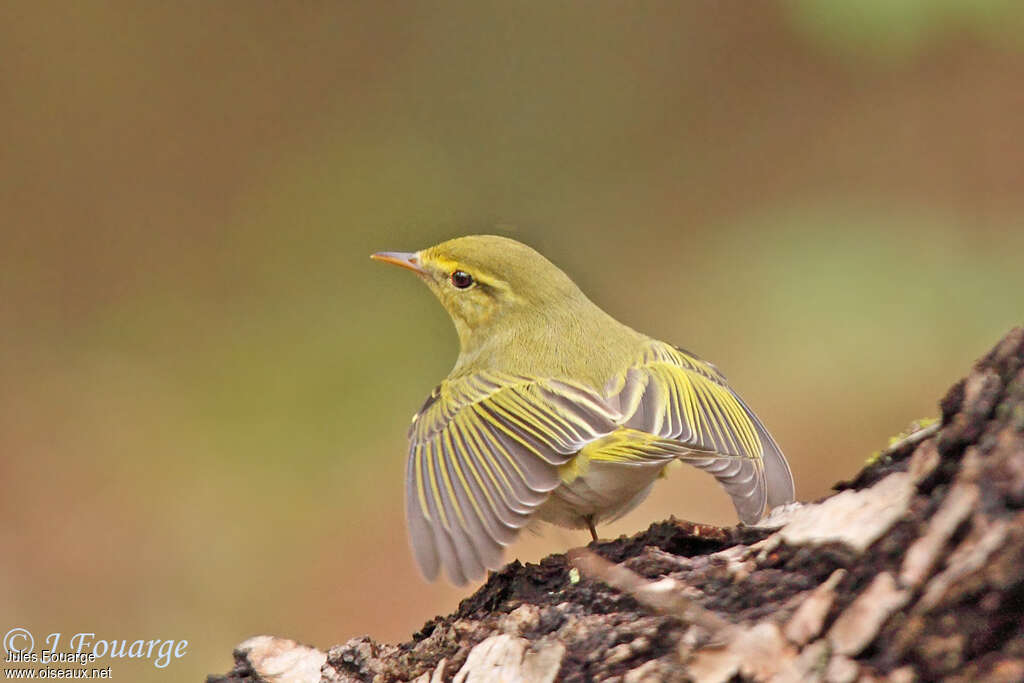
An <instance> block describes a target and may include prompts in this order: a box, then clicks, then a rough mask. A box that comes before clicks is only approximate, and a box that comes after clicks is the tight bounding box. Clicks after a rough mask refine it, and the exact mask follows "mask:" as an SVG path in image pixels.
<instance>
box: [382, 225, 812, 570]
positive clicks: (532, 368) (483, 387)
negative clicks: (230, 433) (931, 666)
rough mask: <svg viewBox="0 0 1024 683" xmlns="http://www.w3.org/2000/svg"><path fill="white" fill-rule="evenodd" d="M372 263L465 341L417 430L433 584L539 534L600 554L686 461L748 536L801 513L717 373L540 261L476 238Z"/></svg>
mask: <svg viewBox="0 0 1024 683" xmlns="http://www.w3.org/2000/svg"><path fill="white" fill-rule="evenodd" d="M371 258H373V259H376V260H378V261H384V262H386V263H393V264H395V265H398V266H402V267H403V268H408V269H409V270H411V271H413V272H414V273H416V274H417V275H418V276H419V277H420V279H422V280H423V281H424V282H425V283H426V284H427V286H428V287H429V288H430V290H431V291H432V292H433V293H434V294H435V295H436V296H437V298H438V299H439V300H440V301H441V304H442V305H443V306H444V307H445V310H447V311H448V314H449V315H450V316H451V318H452V321H453V322H454V323H455V329H456V330H457V332H458V335H459V344H460V347H461V350H460V352H459V357H458V360H456V362H455V367H454V368H453V369H452V371H451V374H449V375H448V377H447V378H446V379H445V380H444V381H443V382H441V384H439V385H438V386H437V388H435V389H434V390H433V392H431V394H430V396H429V397H428V398H427V400H426V402H425V403H424V404H423V407H422V408H420V411H419V412H418V413H417V414H416V415H415V417H413V421H412V426H411V427H410V429H409V458H408V461H407V464H406V473H405V494H406V518H407V520H408V526H409V537H410V539H411V541H412V549H413V553H414V555H415V556H416V561H417V563H418V564H419V566H420V569H421V570H422V571H423V574H424V575H425V576H426V578H427V579H429V580H433V579H435V578H436V577H437V574H438V569H439V567H440V565H444V568H445V570H446V572H447V573H448V576H449V578H450V579H451V580H452V581H453V582H454V583H456V584H460V585H461V584H464V583H466V582H467V581H469V580H474V579H477V578H480V577H481V576H483V574H484V573H485V571H486V570H488V569H497V568H498V567H499V566H501V564H502V553H503V550H504V547H505V546H506V545H508V544H510V543H511V542H512V541H513V540H514V539H515V538H516V535H517V534H518V532H519V530H520V529H522V528H523V527H524V526H526V525H527V524H528V523H530V522H531V521H532V520H534V519H540V520H543V521H547V522H552V523H554V524H559V525H562V526H567V527H573V528H589V529H590V532H591V534H592V535H593V537H594V538H595V539H596V538H597V532H596V531H595V525H596V524H597V523H598V522H604V521H608V520H612V519H615V518H617V517H619V516H621V515H623V514H625V513H626V512H628V511H629V510H631V509H632V508H634V507H636V506H637V505H638V504H639V503H640V502H641V501H642V500H643V499H644V498H645V497H646V496H647V493H648V492H649V491H650V489H651V486H652V485H653V483H654V481H655V479H657V478H658V476H659V475H660V474H661V473H662V470H664V468H665V467H666V465H668V464H669V463H671V462H673V461H675V460H681V461H683V462H686V463H689V464H691V465H694V466H696V467H699V468H700V469H702V470H704V471H706V472H709V473H711V474H712V475H714V477H715V478H716V479H717V480H718V482H719V483H720V484H721V485H722V486H723V487H725V490H726V491H727V492H728V493H729V495H730V496H731V497H732V501H733V504H734V505H735V506H736V511H737V513H738V514H739V518H740V519H741V520H742V521H743V522H745V523H754V522H757V521H758V520H759V519H761V517H762V516H763V515H764V513H765V512H766V511H767V510H768V509H770V508H772V507H774V506H776V505H781V504H783V503H788V502H790V501H792V500H793V476H792V474H790V471H789V465H788V464H787V463H786V458H785V457H784V456H783V455H782V451H781V450H780V449H779V447H778V445H776V443H775V441H774V440H773V439H772V437H771V435H770V434H769V433H768V430H767V429H765V427H764V425H762V424H761V421H760V420H759V419H758V418H757V416H756V415H754V413H753V412H752V411H751V410H750V408H748V407H747V405H746V404H745V403H744V402H743V401H742V399H740V397H739V396H737V395H736V393H735V392H733V391H732V390H731V389H730V388H729V386H728V385H727V384H726V381H725V377H723V376H722V374H721V373H720V372H719V371H718V369H717V368H715V367H714V366H713V365H711V364H710V363H707V362H705V361H702V360H700V359H699V358H697V357H696V356H694V355H693V354H691V353H688V352H686V351H684V350H682V349H680V348H678V347H675V346H672V345H671V344H666V343H664V342H660V341H658V340H656V339H652V338H650V337H648V336H646V335H643V334H641V333H639V332H637V331H635V330H633V329H631V328H629V327H627V326H625V325H623V324H622V323H620V322H618V321H617V320H615V319H614V318H612V317H611V316H610V315H608V314H607V313H605V312H604V311H602V310H601V309H600V308H598V307H597V306H596V305H595V304H594V303H593V302H591V301H590V299H588V298H587V297H586V296H585V295H584V294H583V292H581V291H580V289H579V288H578V287H577V286H576V285H575V283H573V281H572V280H570V279H569V277H568V276H567V275H566V274H565V273H563V272H562V271H561V270H559V269H558V268H557V267H556V266H555V265H554V264H553V263H551V262H550V261H548V260H547V259H546V258H544V257H543V256H541V255H540V254H538V253H537V252H536V251H534V250H533V249H531V248H530V247H528V246H526V245H524V244H520V243H519V242H516V241H515V240H511V239H508V238H505V237H495V236H491V235H473V236H469V237H459V238H457V239H453V240H449V241H447V242H443V243H441V244H438V245H437V246H434V247H430V248H429V249H424V250H422V251H418V252H414V253H402V252H380V253H377V254H374V255H373V256H372V257H371Z"/></svg>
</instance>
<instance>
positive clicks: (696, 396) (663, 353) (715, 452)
mask: <svg viewBox="0 0 1024 683" xmlns="http://www.w3.org/2000/svg"><path fill="white" fill-rule="evenodd" d="M619 405H620V406H621V409H622V412H623V425H624V426H626V427H629V428H631V429H636V430H640V431H645V432H649V433H651V434H654V435H656V436H658V437H660V438H661V439H662V440H669V441H674V442H677V443H678V444H680V446H681V447H682V449H683V451H684V452H682V453H677V454H676V457H679V458H680V459H682V460H684V461H686V462H689V463H690V464H692V465H694V466H695V467H699V468H701V469H703V470H705V471H707V472H709V473H710V474H712V475H714V476H715V478H716V479H717V480H718V481H719V483H720V484H722V486H723V487H724V488H725V490H726V491H727V492H728V493H729V495H730V496H731V497H732V501H733V505H734V506H735V507H736V511H737V513H738V514H739V517H740V519H741V520H743V521H744V522H746V523H753V522H756V521H758V520H759V519H760V518H761V517H762V516H763V515H764V512H765V510H766V509H767V508H769V507H773V506H775V505H779V504H782V503H785V502H789V501H791V500H792V499H793V477H792V474H791V473H790V470H789V465H788V464H787V463H786V459H785V457H784V456H783V455H782V451H781V450H780V449H779V447H778V445H777V444H776V443H775V440H774V439H772V437H771V435H770V434H769V433H768V430H766V429H765V428H764V425H763V424H762V423H761V421H760V420H759V419H758V418H757V416H756V415H755V414H754V413H753V411H751V410H750V408H749V407H747V404H746V403H744V402H743V400H742V399H741V398H740V397H739V396H737V395H736V393H735V392H734V391H733V390H732V389H730V388H729V386H728V384H726V381H725V377H723V376H722V374H721V373H720V372H718V370H717V369H716V368H715V367H714V366H713V365H711V364H710V363H705V362H704V361H702V360H700V359H699V358H697V357H696V356H694V355H692V354H690V353H688V352H686V351H682V350H681V349H677V348H675V347H672V346H669V345H667V344H662V343H661V342H652V343H651V344H650V345H648V347H647V348H646V349H645V351H644V353H643V355H642V356H641V358H640V360H639V362H638V363H637V364H636V365H635V366H634V367H633V368H632V369H630V370H629V371H628V372H627V374H626V377H625V379H624V380H623V383H622V387H621V390H620V392H619ZM650 457H652V458H659V457H664V455H659V454H658V453H655V452H654V451H652V452H651V453H650Z"/></svg>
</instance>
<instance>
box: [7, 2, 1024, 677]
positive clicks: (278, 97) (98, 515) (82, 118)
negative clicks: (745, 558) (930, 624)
mask: <svg viewBox="0 0 1024 683" xmlns="http://www.w3.org/2000/svg"><path fill="white" fill-rule="evenodd" d="M1019 7H1020V3H1018V2H1015V1H1014V0H1006V1H986V0H932V1H930V2H917V1H910V0H873V1H872V2H859V3H838V2H837V3H821V2H817V1H816V0H792V1H789V2H764V3H748V2H741V1H739V0H725V1H721V2H630V3H623V2H559V3H539V2H538V3H495V2H478V1H476V0H474V1H472V2H468V1H467V2H452V3H445V4H444V5H443V6H442V5H441V4H440V3H430V2H409V3H371V2H366V3H341V2H301V3H284V2H259V1H256V2H253V1H248V2H219V3H210V2H185V3H134V4H130V3H115V2H82V3H78V2H75V3H71V2H29V1H27V0H25V1H18V2H3V3H2V4H0V123H2V131H3V137H2V142H0V477H2V495H0V543H2V552H0V630H2V631H6V630H7V629H8V628H10V627H13V626H22V627H25V628H28V629H30V630H32V631H33V632H35V633H36V634H37V640H38V639H39V634H45V633H49V632H52V631H61V632H64V633H65V634H70V633H74V632H77V631H91V632H96V633H97V634H98V637H99V638H118V639H120V638H126V639H129V640H133V639H136V638H147V639H148V638H175V639H181V638H184V639H187V640H189V641H190V643H191V645H190V647H189V650H188V655H187V656H186V657H185V658H184V659H183V660H181V661H180V662H176V663H174V664H172V665H171V666H170V667H168V669H166V670H157V669H155V668H154V667H153V666H152V665H149V664H137V663H123V662H117V661H113V662H110V663H111V664H112V666H113V673H114V678H115V680H138V681H167V680H182V681H185V680H202V676H203V675H204V674H205V673H207V672H215V671H224V670H226V669H227V668H229V666H230V664H231V658H230V652H231V649H232V647H233V646H234V645H235V644H236V643H238V642H240V641H241V640H243V639H244V638H246V637H248V636H251V635H254V634H259V633H271V634H276V635H280V636H288V637H292V638H296V639H298V640H301V641H305V642H308V643H311V644H315V645H317V646H320V647H327V646H329V645H331V644H334V643H337V642H343V641H344V640H346V639H347V638H349V637H352V636H356V635H360V634H363V633H368V634H370V635H371V636H373V637H374V638H377V639H381V640H385V641H392V642H396V641H400V640H405V639H407V638H408V637H409V636H410V634H411V633H412V632H414V631H415V630H417V629H418V628H419V627H420V626H421V625H422V624H423V622H424V621H426V620H427V619H429V618H430V617H432V616H433V615H434V614H436V613H446V612H448V611H451V610H452V609H454V607H455V605H456V603H457V600H458V599H459V598H460V597H462V596H465V595H467V594H468V593H469V590H470V589H455V588H452V587H450V586H447V585H445V584H436V585H428V584H425V583H423V582H422V580H421V579H420V578H419V576H418V574H417V573H416V570H415V568H414V566H413V564H412V559H411V557H410V554H409V553H408V551H407V548H406V541H405V528H404V522H403V518H402V500H403V499H402V490H401V487H402V469H403V465H404V457H405V431H406V427H407V425H408V421H409V417H410V416H411V414H412V413H413V411H414V410H415V409H416V408H418V406H419V405H420V403H421V402H422V400H423V398H424V396H425V395H426V393H427V392H428V391H429V390H430V389H431V388H432V387H433V386H434V384H435V383H436V382H437V381H438V380H440V379H441V378H442V377H443V376H444V375H445V374H446V373H447V371H448V369H449V368H450V367H451V365H452V363H453V361H454V359H455V355H456V339H455V335H454V332H453V330H452V329H451V325H450V323H449V321H448V320H447V317H446V316H445V314H444V312H443V311H442V309H441V308H440V307H439V306H438V305H437V304H436V302H435V301H434V300H433V299H432V297H431V296H430V295H429V294H428V292H427V291H426V290H425V289H424V288H423V287H422V285H421V284H420V283H419V282H417V281H416V278H414V277H411V276H410V275H409V274H408V273H404V272H402V271H399V270H396V269H388V268H385V267H383V266H381V265H378V264H374V263H372V262H371V261H370V260H369V259H368V258H367V256H368V255H369V254H370V253H371V252H373V251H377V250H381V249H397V250H415V249H418V248H421V247H425V246H428V245H430V244H433V243H435V242H438V241H440V240H442V239H445V238H448V237H452V236H456V235H459V234H465V233H470V232H481V231H488V232H495V231H496V232H500V233H501V234H506V235H509V236H512V237H515V238H518V239H520V240H522V241H525V242H527V243H530V244H532V245H533V246H535V247H537V248H538V249H540V250H541V251H542V252H544V253H545V254H546V255H548V256H549V257H550V258H551V259H552V260H554V261H555V262H556V263H558V264H560V265H561V266H562V267H563V268H564V269H565V270H566V271H567V272H568V273H569V274H570V275H571V276H572V277H573V278H574V279H575V280H576V281H577V282H578V283H579V284H580V285H581V286H582V287H583V288H584V290H585V291H587V292H588V293H589V294H590V296H591V298H593V299H594V300H595V301H597V302H598V303H600V304H601V305H602V306H604V307H605V308H606V309H607V310H608V311H610V312H611V313H612V314H613V315H615V316H616V317H618V318H620V319H622V320H623V321H625V322H627V323H629V324H631V325H632V326H634V327H636V328H638V329H641V330H643V331H645V332H648V333H650V334H652V335H654V336H657V337H661V338H664V339H666V340H670V341H673V342H675V343H678V344H680V345H683V346H685V347H686V348H689V349H692V350H693V351H695V352H697V353H699V354H700V355H702V356H704V357H706V358H708V359H710V360H713V361H714V362H716V363H717V364H718V365H719V366H720V367H721V368H723V369H724V371H725V372H726V374H728V376H729V377H730V379H731V381H732V383H733V384H734V386H735V387H736V388H737V389H738V390H739V391H740V392H741V393H742V394H743V395H744V397H745V398H746V399H747V400H748V402H749V403H750V404H751V405H752V406H754V407H755V409H756V410H757V411H758V412H759V413H760V415H761V416H762V418H763V419H764V421H765V422H766V423H767V424H768V425H769V427H770V429H771V430H772V431H773V432H774V434H775V436H776V437H777V439H778V440H779V442H780V443H781V444H782V445H783V447H784V449H785V450H786V452H787V453H788V455H789V457H790V460H791V462H792V465H793V469H794V472H795V474H796V479H797V488H798V494H799V496H800V497H801V498H803V499H814V498H817V497H820V496H823V495H825V494H826V493H827V492H828V491H829V487H830V486H831V484H833V483H834V482H835V481H837V480H839V479H842V478H845V477H849V476H851V475H852V474H854V473H855V472H856V471H857V469H858V468H859V466H860V465H861V463H862V462H863V460H864V459H865V458H866V457H867V456H868V455H869V454H870V453H871V452H872V451H874V450H876V449H878V448H879V447H881V446H884V445H885V442H886V439H887V437H889V436H890V435H892V434H894V433H896V432H899V431H901V430H902V429H903V428H904V427H905V426H906V425H907V424H908V423H909V422H910V421H911V420H913V419H915V418H920V417H926V416H934V415H935V414H936V413H937V408H936V403H937V400H938V399H939V398H940V397H941V396H942V394H943V393H944V391H945V389H946V388H947V387H948V386H949V385H950V384H951V383H952V382H953V381H955V380H956V379H957V378H958V377H960V376H961V375H962V374H963V373H964V372H965V370H966V369H967V368H968V367H969V365H970V364H971V363H972V362H973V360H974V359H975V358H977V357H978V356H979V355H981V354H983V353H984V352H985V351H987V349H988V348H989V347H990V346H991V345H992V344H993V343H994V342H995V341H996V340H997V339H998V338H999V337H1000V336H1001V335H1002V334H1003V333H1004V332H1005V331H1006V330H1007V329H1008V328H1009V327H1011V326H1012V325H1014V324H1019V323H1020V322H1021V321H1022V317H1024V274H1022V263H1024V219H1022V216H1024V213H1022V211H1024V192H1022V190H1024V142H1022V139H1021V132H1022V128H1021V121H1022V120H1024V39H1022V36H1024V14H1022V12H1021V10H1020V9H1018V8H1019ZM668 514H675V515H677V516H679V517H683V518H689V519H695V520H703V521H709V522H721V523H730V522H732V521H733V513H732V510H731V507H730V505H729V503H728V500H727V498H726V496H725V495H724V494H723V493H722V492H721V491H719V490H718V489H717V487H715V486H714V485H712V484H711V480H710V479H709V478H707V477H706V476H705V475H703V474H700V473H698V472H696V471H686V470H678V471H677V472H675V473H674V474H673V475H672V477H670V478H669V480H668V481H666V482H663V483H661V484H660V485H659V487H658V489H657V491H656V493H655V494H654V495H653V496H652V498H651V499H650V501H649V502H648V503H647V504H645V505H644V506H643V507H641V508H640V509H638V510H637V511H636V512H634V513H632V514H631V515H629V516H628V517H627V518H626V519H625V520H623V521H622V522H620V523H617V524H616V525H614V526H613V527H610V528H607V529H606V530H605V533H606V534H608V535H614V534H619V533H627V532H633V531H636V530H640V529H642V528H644V527H646V525H647V524H648V523H650V522H651V521H654V520H656V519H660V518H663V517H665V516H666V515H668ZM585 539H586V535H585V534H580V533H576V532H568V531H562V530H553V529H549V530H547V531H545V532H544V533H543V534H542V535H540V536H533V535H529V536H528V537H526V538H524V539H523V541H522V542H520V543H519V544H518V545H516V546H515V547H513V548H511V551H510V553H509V557H510V558H512V557H519V558H521V559H523V560H536V559H539V558H540V557H542V556H543V555H545V554H547V553H549V552H555V551H560V550H563V549H564V548H565V547H567V546H569V545H573V544H578V543H582V542H583V541H584V540H585Z"/></svg>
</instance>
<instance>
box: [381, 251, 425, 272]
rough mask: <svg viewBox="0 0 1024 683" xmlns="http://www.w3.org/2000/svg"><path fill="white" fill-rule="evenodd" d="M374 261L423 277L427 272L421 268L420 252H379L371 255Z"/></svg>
mask: <svg viewBox="0 0 1024 683" xmlns="http://www.w3.org/2000/svg"><path fill="white" fill-rule="evenodd" d="M370 258H372V259H373V260H374V261H382V262H384V263H390V264H392V265H396V266H401V267H402V268H406V269H408V270H411V271H412V272H414V273H418V274H420V275H423V274H424V273H425V272H426V271H425V270H423V268H421V267H420V259H419V252H415V251H378V252H377V253H376V254H370Z"/></svg>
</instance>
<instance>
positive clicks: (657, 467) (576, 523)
mask: <svg viewBox="0 0 1024 683" xmlns="http://www.w3.org/2000/svg"><path fill="white" fill-rule="evenodd" d="M665 465H666V463H665V462H645V463H621V462H596V461H591V462H590V463H589V465H588V467H587V468H586V471H585V472H584V473H583V474H581V475H580V476H577V477H576V478H575V479H573V480H572V481H569V482H565V483H563V484H562V485H561V486H559V487H558V488H557V489H555V490H554V491H552V492H551V497H550V498H548V499H547V500H546V501H545V502H544V504H543V505H541V506H540V508H538V510H537V517H538V518H539V519H541V520H543V521H545V522H550V523H551V524H557V525H559V526H564V527H570V528H573V529H585V528H586V527H587V519H586V518H587V517H591V518H592V519H593V521H594V523H595V524H597V523H600V522H610V521H612V520H614V519H618V518H619V517H621V516H622V515H624V514H626V513H627V512H629V511H630V510H632V509H633V508H635V507H636V506H637V505H639V504H640V503H642V502H643V500H644V498H646V497H647V494H648V493H650V491H651V486H653V484H654V481H655V480H656V479H657V478H658V476H659V475H660V474H661V471H662V470H663V469H664V468H665Z"/></svg>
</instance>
